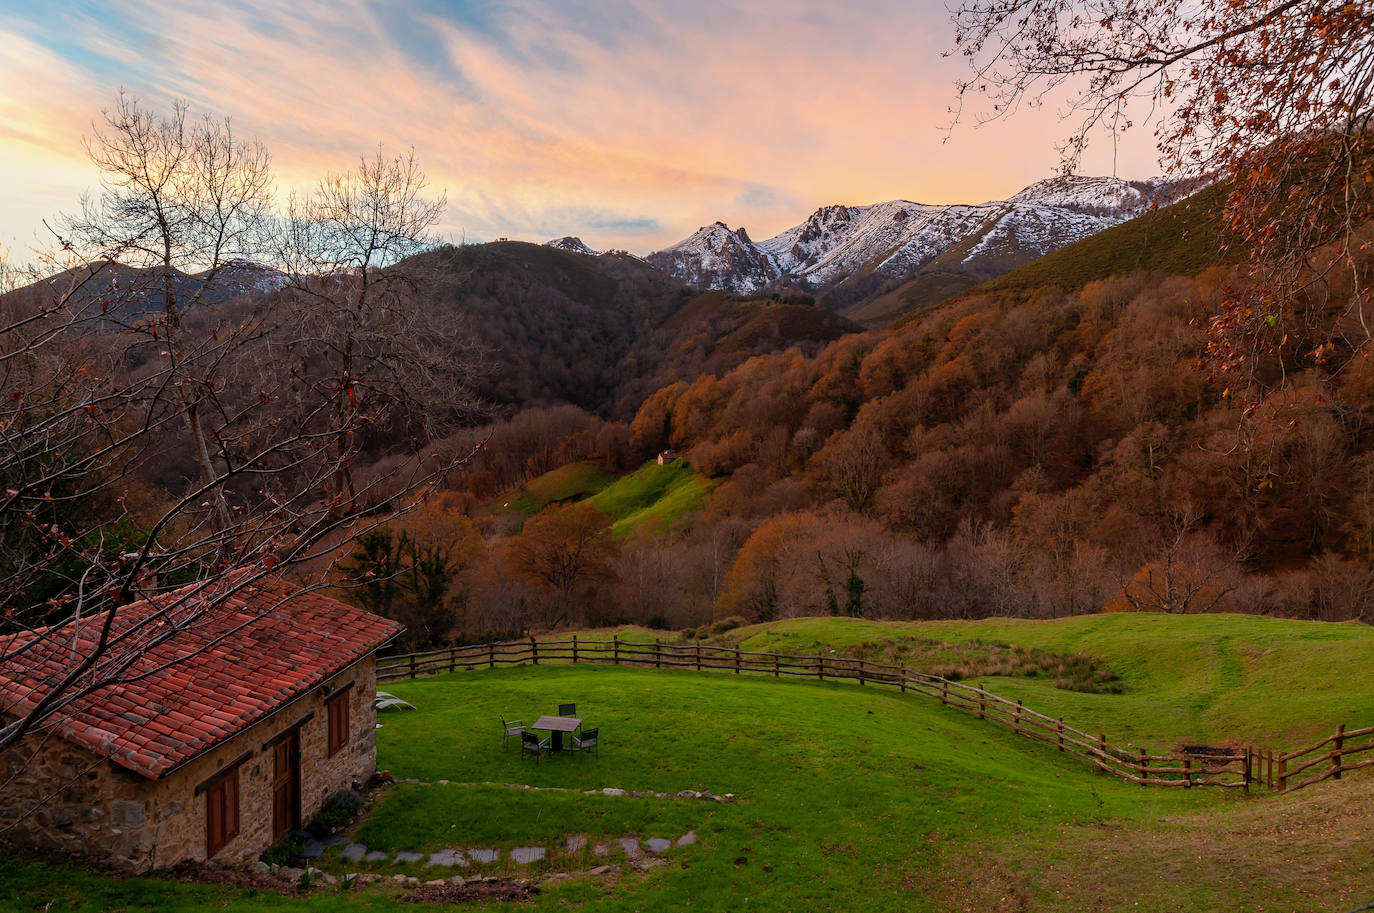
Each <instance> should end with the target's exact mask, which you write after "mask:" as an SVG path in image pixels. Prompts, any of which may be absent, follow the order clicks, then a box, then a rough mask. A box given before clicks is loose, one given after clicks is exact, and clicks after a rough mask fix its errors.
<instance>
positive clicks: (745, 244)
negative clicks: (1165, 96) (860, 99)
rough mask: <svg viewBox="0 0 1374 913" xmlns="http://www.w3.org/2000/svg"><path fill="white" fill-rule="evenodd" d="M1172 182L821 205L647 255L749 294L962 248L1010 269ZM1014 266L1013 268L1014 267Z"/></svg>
mask: <svg viewBox="0 0 1374 913" xmlns="http://www.w3.org/2000/svg"><path fill="white" fill-rule="evenodd" d="M1171 189H1172V190H1175V191H1176V189H1177V185H1174V184H1170V183H1168V182H1164V181H1159V180H1154V181H1123V180H1121V179H1119V178H1105V177H1076V176H1075V177H1059V178H1050V179H1048V180H1044V181H1040V182H1038V183H1036V184H1032V185H1031V186H1030V187H1027V188H1026V189H1024V190H1022V191H1021V192H1020V193H1018V194H1016V195H1015V196H1013V197H1012V198H1011V199H1009V200H999V201H993V202H988V203H983V204H980V205H952V206H933V205H928V204H923V203H912V202H910V201H908V200H892V201H890V202H887V203H877V204H873V205H868V206H823V207H821V208H820V209H817V210H816V211H815V212H813V213H812V214H811V215H810V217H808V218H807V219H806V221H805V222H803V223H801V224H800V225H797V226H795V227H793V228H789V229H787V230H786V231H784V232H782V233H780V234H778V235H775V236H774V237H772V238H768V239H767V240H764V241H759V242H751V241H750V240H749V238H748V235H747V234H746V233H745V231H744V229H742V228H741V229H737V230H734V231H732V230H731V229H730V228H729V227H728V226H726V225H725V224H724V223H722V222H716V223H714V224H713V225H708V226H706V227H704V228H702V229H700V230H698V231H697V232H696V233H695V234H694V235H692V237H690V238H687V239H685V240H683V241H680V242H679V243H677V244H674V245H672V246H671V247H668V248H665V249H664V250H662V251H659V252H658V253H655V254H650V255H649V257H648V259H649V261H650V262H651V263H653V264H654V265H655V266H657V267H658V268H659V269H662V270H665V271H666V272H669V273H670V274H672V275H673V276H675V277H676V278H678V279H680V280H681V281H683V282H685V283H687V284H690V285H695V286H697V287H698V288H718V289H723V290H725V291H729V292H734V293H736V294H749V293H752V292H756V291H758V290H760V289H763V288H766V287H767V286H768V285H770V284H772V283H774V282H779V281H780V280H782V281H784V282H785V283H786V284H789V285H796V286H801V287H804V288H809V289H812V290H820V289H824V288H828V287H830V286H833V285H835V284H837V283H839V282H842V281H844V280H845V279H846V278H848V277H849V276H852V275H854V274H855V273H857V272H859V271H861V270H871V271H875V272H878V273H880V274H883V275H886V276H891V277H894V278H898V277H902V276H905V275H907V274H909V273H911V272H913V271H915V270H918V269H920V268H921V267H922V266H924V265H926V264H927V263H930V262H931V261H932V260H934V259H935V258H936V257H939V256H940V255H941V254H943V253H944V252H945V251H947V250H950V249H951V248H955V247H959V246H961V245H966V246H967V253H966V254H965V255H964V257H963V258H962V259H961V261H960V262H962V263H963V264H966V265H971V264H975V263H977V264H978V267H977V269H975V270H974V271H975V272H977V271H984V272H986V271H988V270H991V269H993V266H991V265H990V263H991V260H990V258H998V259H997V264H998V265H997V266H996V270H997V271H1005V269H1009V268H1011V266H1010V265H1007V264H1009V263H1010V262H1011V259H1019V260H1020V261H1021V262H1028V261H1030V260H1032V259H1035V258H1037V257H1042V256H1044V255H1045V254H1047V253H1050V252H1051V251H1053V250H1056V249H1058V248H1060V247H1063V246H1064V245H1066V244H1071V243H1073V242H1074V241H1078V240H1081V239H1082V238H1086V237H1088V236H1089V235H1092V234H1095V233H1097V232H1099V231H1102V230H1103V229H1105V228H1108V227H1110V226H1112V225H1115V224H1117V223H1119V222H1124V221H1126V220H1127V219H1130V218H1133V217H1134V216H1136V215H1139V214H1140V213H1141V212H1142V211H1144V210H1145V209H1146V208H1148V207H1149V206H1150V205H1152V204H1154V203H1160V204H1163V203H1165V202H1171V201H1172V197H1171V196H1170V192H1171ZM1013 265H1014V264H1013Z"/></svg>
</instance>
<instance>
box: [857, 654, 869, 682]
mask: <svg viewBox="0 0 1374 913" xmlns="http://www.w3.org/2000/svg"><path fill="white" fill-rule="evenodd" d="M859 684H860V685H866V684H868V683H867V682H865V681H864V660H863V657H862V656H861V657H859Z"/></svg>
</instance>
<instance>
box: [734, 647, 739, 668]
mask: <svg viewBox="0 0 1374 913" xmlns="http://www.w3.org/2000/svg"><path fill="white" fill-rule="evenodd" d="M739 654H740V650H739V647H736V648H735V674H736V675H739Z"/></svg>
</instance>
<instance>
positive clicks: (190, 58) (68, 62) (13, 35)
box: [0, 0, 1149, 251]
mask: <svg viewBox="0 0 1374 913" xmlns="http://www.w3.org/2000/svg"><path fill="white" fill-rule="evenodd" d="M3 3H4V0H0V5H3ZM12 22H13V24H12V25H11V26H10V28H11V29H12V31H10V32H5V31H3V30H0V41H4V42H5V47H6V53H5V54H4V55H0V86H3V87H4V88H3V89H0V123H4V124H7V125H9V127H8V129H6V130H5V131H2V132H0V156H3V160H4V164H6V165H7V166H17V168H16V167H8V168H7V171H8V172H9V173H10V174H11V175H13V174H16V173H17V174H24V173H28V172H35V170H36V171H37V172H42V173H43V174H45V175H46V176H47V178H48V179H49V183H53V184H54V185H62V184H63V183H64V182H65V181H69V180H70V178H71V175H72V173H73V169H74V167H75V166H76V163H77V162H78V161H79V156H80V141H79V137H80V134H81V132H82V129H83V128H84V127H85V125H86V124H88V123H89V121H90V119H91V118H92V117H93V116H95V115H96V114H97V111H98V108H99V107H100V106H101V105H102V104H106V103H108V101H109V99H110V98H111V97H112V96H113V94H114V92H115V90H116V88H117V87H118V86H120V85H124V86H127V87H128V89H129V90H130V91H132V92H133V93H134V94H136V95H139V96H141V97H144V98H146V99H149V100H150V101H153V102H164V101H166V100H168V99H171V98H179V97H180V98H186V99H189V100H190V101H191V102H192V103H193V105H195V106H196V107H197V108H198V109H203V110H211V111H215V112H219V113H224V114H230V115H232V116H233V117H234V118H235V122H236V123H237V124H238V125H239V127H240V129H241V130H243V131H244V132H247V133H251V134H254V135H257V136H259V137H260V138H262V139H263V140H264V141H265V142H266V143H267V145H268V146H269V148H271V149H272V150H273V152H274V156H275V161H276V165H277V171H278V175H279V179H280V182H281V184H282V185H283V186H284V187H292V186H304V185H308V184H310V183H312V182H313V181H314V180H316V179H317V178H318V177H319V176H320V174H321V173H322V172H323V171H325V170H331V169H332V170H338V169H342V168H347V167H350V166H351V165H352V163H353V162H354V161H355V160H356V156H357V155H358V154H359V153H363V152H366V151H368V150H371V149H374V148H375V147H376V146H377V144H378V143H382V144H384V145H385V146H387V147H388V148H394V149H400V148H403V147H408V146H414V147H415V149H416V151H417V153H418V155H419V157H420V159H421V161H422V163H423V164H424V166H425V167H426V170H427V171H428V172H429V173H430V175H431V177H432V179H433V182H434V184H435V185H436V187H442V188H444V189H445V190H446V191H447V194H448V198H449V201H450V211H449V214H448V217H447V219H446V220H445V225H444V228H445V230H446V231H448V232H449V233H450V234H453V235H455V236H457V235H460V234H463V233H466V234H467V235H468V236H474V235H476V236H481V237H495V236H510V237H527V238H529V239H530V240H542V239H543V237H545V236H553V235H555V234H557V235H562V234H570V233H571V234H582V235H584V236H586V240H587V242H588V243H589V244H592V245H593V246H598V247H628V248H630V249H634V250H639V251H645V250H648V249H652V248H654V247H658V246H662V245H664V244H667V243H671V242H672V241H675V240H677V239H679V238H680V237H683V236H685V235H686V234H688V233H690V232H691V231H692V230H694V229H695V228H696V227H697V226H698V225H701V224H704V223H706V222H709V221H712V220H714V219H718V218H719V219H725V220H727V221H729V222H731V223H732V224H745V225H747V226H748V227H749V230H750V232H751V234H753V235H754V236H756V237H765V236H767V235H769V234H772V233H773V232H775V231H778V230H781V229H782V228H784V227H786V226H787V225H790V224H793V223H795V222H796V221H798V220H800V219H801V218H803V217H804V216H805V215H806V214H807V213H808V212H809V211H810V209H812V208H813V207H815V206H818V205H821V204H824V203H829V202H846V203H864V202H874V201H877V200H884V199H891V198H893V197H907V198H911V199H921V200H924V201H929V202H954V201H970V202H978V201H981V200H983V199H988V198H996V197H1000V196H1006V195H1008V194H1010V193H1012V192H1014V191H1015V190H1017V189H1019V188H1020V187H1021V186H1023V185H1024V184H1025V183H1028V182H1029V181H1031V180H1034V179H1036V178H1038V177H1041V176H1043V175H1044V174H1045V173H1046V172H1047V171H1048V170H1049V169H1050V168H1051V167H1052V166H1053V165H1054V163H1055V156H1054V152H1053V147H1052V142H1051V137H1052V136H1053V135H1054V131H1055V129H1056V125H1055V124H1054V122H1053V118H1052V116H1050V115H1048V114H1046V113H1045V112H1032V113H1031V115H1030V116H1029V117H1026V118H1023V119H1021V120H1018V121H1014V122H1012V123H1011V124H1009V125H1000V126H997V127H994V128H992V129H990V130H982V131H974V130H963V131H960V132H958V133H956V134H955V138H954V140H953V141H952V142H951V143H949V144H942V143H941V139H942V137H941V134H940V131H939V130H938V127H939V125H940V124H941V123H943V122H944V120H945V117H946V116H945V108H946V105H947V103H948V100H949V98H950V81H951V79H952V78H953V75H954V72H955V71H954V70H953V69H951V63H952V62H951V61H943V62H942V61H941V59H940V57H939V51H940V49H941V48H942V47H944V46H945V44H946V43H947V41H948V38H947V35H946V25H945V21H944V11H943V5H942V2H941V0H906V2H896V0H870V2H866V3H850V4H845V5H837V4H833V3H829V2H815V0H807V2H789V3H784V2H781V0H762V2H759V3H754V4H748V5H741V4H735V3H726V2H720V0H699V2H694V3H692V4H690V5H684V4H680V3H673V2H668V0H662V2H651V0H608V2H601V0H597V2H593V0H511V2H503V3H489V2H477V0H474V2H463V0H459V2H453V3H449V2H441V0H424V2H420V3H414V2H402V0H301V2H295V3H292V4H290V5H285V4H278V3H276V2H268V0H244V2H239V3H233V4H227V3H226V4H194V5H193V4H185V3H182V2H179V0H147V2H136V0H116V2H113V3H104V4H101V5H100V7H99V9H96V8H95V7H92V6H85V5H82V4H79V3H78V4H75V5H71V6H63V7H61V8H60V9H58V10H56V11H48V12H44V13H42V14H35V13H30V14H29V15H27V16H26V17H25V16H19V17H15V18H14V19H13V20H12ZM954 65H955V66H957V64H954ZM18 150H28V151H22V152H21V151H18ZM34 150H46V151H45V152H43V153H42V154H39V153H36V152H35V151H34ZM45 155H46V156H49V157H50V158H48V159H44V156H45ZM45 161H46V162H48V163H47V164H44V162H45ZM1125 161H1126V163H1127V164H1126V165H1125V166H1123V168H1126V167H1132V166H1134V170H1131V171H1127V172H1126V173H1127V174H1130V175H1135V174H1140V173H1143V172H1144V171H1147V170H1149V165H1148V161H1149V157H1148V154H1145V153H1141V152H1139V151H1137V150H1132V151H1131V153H1130V155H1129V156H1128V157H1127V158H1126V159H1125ZM56 163H60V164H56ZM87 172H89V169H87ZM35 173H36V172H35ZM59 174H61V175H62V176H63V178H62V180H60V181H58V180H53V179H54V178H55V177H56V176H57V175H59ZM91 177H93V175H92V176H91ZM87 181H88V183H89V181H90V177H88V178H87ZM52 202H53V204H54V205H55V206H57V207H60V206H63V205H70V202H71V201H69V200H54V201H52ZM0 218H6V219H10V220H13V218H14V216H13V214H12V213H7V214H6V215H5V216H4V217H0ZM16 231H17V229H14V228H12V227H10V226H9V225H5V226H4V227H2V228H0V232H16Z"/></svg>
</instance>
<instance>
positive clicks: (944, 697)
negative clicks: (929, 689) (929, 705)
mask: <svg viewBox="0 0 1374 913" xmlns="http://www.w3.org/2000/svg"><path fill="white" fill-rule="evenodd" d="M940 703H942V704H948V703H949V679H947V678H942V679H940Z"/></svg>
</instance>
